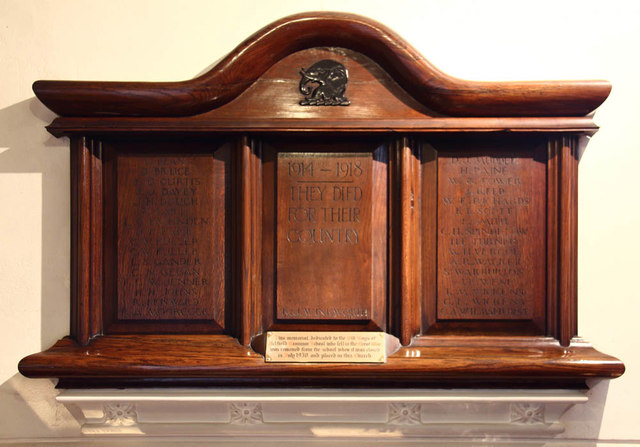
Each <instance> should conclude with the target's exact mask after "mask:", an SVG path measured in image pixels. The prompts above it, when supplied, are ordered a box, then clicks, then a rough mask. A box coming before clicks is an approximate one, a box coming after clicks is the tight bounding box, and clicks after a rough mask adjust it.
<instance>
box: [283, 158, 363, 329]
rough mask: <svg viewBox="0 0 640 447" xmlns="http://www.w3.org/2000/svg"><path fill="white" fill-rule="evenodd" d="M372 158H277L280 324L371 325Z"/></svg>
mask: <svg viewBox="0 0 640 447" xmlns="http://www.w3.org/2000/svg"><path fill="white" fill-rule="evenodd" d="M372 164H373V158H372V154H371V153H280V154H278V166H277V170H278V174H277V178H278V180H277V182H278V183H277V195H278V203H277V227H278V229H277V317H278V318H281V319H302V320H329V319H330V320H368V319H370V318H371V311H372V309H371V295H372V284H371V283H372V280H371V276H372V224H371V216H372Z"/></svg>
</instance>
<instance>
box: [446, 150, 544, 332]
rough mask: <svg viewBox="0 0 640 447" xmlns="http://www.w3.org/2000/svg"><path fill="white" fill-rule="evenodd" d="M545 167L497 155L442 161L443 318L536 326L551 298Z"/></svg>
mask: <svg viewBox="0 0 640 447" xmlns="http://www.w3.org/2000/svg"><path fill="white" fill-rule="evenodd" d="M544 188H545V165H544V164H543V163H540V162H537V161H535V160H534V159H533V154H532V155H531V157H523V156H522V155H520V156H519V157H517V156H515V154H512V153H505V152H496V153H490V154H483V155H480V156H479V155H469V154H459V153H456V154H450V155H446V156H440V157H439V159H438V300H437V314H438V318H440V319H469V320H471V319H474V320H475V319H481V320H487V319H493V320H509V319H516V320H519V319H531V318H534V317H536V316H538V315H537V314H538V313H539V312H540V308H541V307H540V306H542V305H543V303H544V294H545V290H544V287H545V279H544V278H545V276H544V275H545V261H546V260H545V255H544V253H545V244H546V241H545V212H544V191H545V189H544Z"/></svg>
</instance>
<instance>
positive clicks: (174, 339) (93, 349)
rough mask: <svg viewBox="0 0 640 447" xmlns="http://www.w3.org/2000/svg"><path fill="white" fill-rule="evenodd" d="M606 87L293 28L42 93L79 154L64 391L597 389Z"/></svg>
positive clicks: (385, 36)
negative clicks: (587, 313) (184, 76)
mask: <svg viewBox="0 0 640 447" xmlns="http://www.w3.org/2000/svg"><path fill="white" fill-rule="evenodd" d="M610 88H611V87H610V84H609V83H607V82H605V81H562V82H501V83H490V82H471V81H464V80H460V79H455V78H452V77H450V76H448V75H446V74H444V73H442V72H440V71H439V70H438V69H436V68H435V67H433V66H432V65H431V64H430V63H429V62H428V61H427V60H426V59H424V57H423V56H421V55H420V54H419V53H418V52H417V51H416V50H414V49H413V48H412V47H411V46H410V45H409V44H407V43H406V42H405V41H404V40H402V39H401V38H400V37H399V36H398V35H397V34H396V33H394V32H393V31H391V30H389V29H388V28H386V27H385V26H383V25H381V24H379V23H376V22H374V21H371V20H369V19H366V18H363V17H359V16H355V15H348V14H336V13H311V14H302V15H296V16H291V17H287V18H284V19H282V20H280V21H278V22H275V23H273V24H271V25H269V26H267V27H266V28H264V29H262V30H260V31H258V32H257V33H256V34H254V35H253V36H251V37H250V38H248V39H247V40H246V41H244V42H243V43H242V44H240V45H239V46H238V47H237V48H236V49H235V50H234V51H233V52H232V53H231V54H229V55H228V56H227V57H226V58H224V59H223V60H221V61H220V62H219V63H218V64H217V65H216V66H215V67H213V68H212V69H211V70H210V71H209V72H207V73H205V74H203V75H201V76H199V77H197V78H195V79H192V80H189V81H183V82H153V83H145V82H75V81H38V82H36V83H35V84H34V91H35V93H36V96H37V97H38V98H39V99H40V100H41V101H42V102H43V103H44V104H45V105H46V106H47V107H49V108H50V109H51V110H53V111H54V112H56V113H57V114H58V115H59V117H58V118H56V119H55V120H54V121H53V123H52V124H51V125H50V126H49V127H48V130H49V132H51V133H52V134H53V135H55V136H57V137H62V136H68V137H69V138H70V144H71V206H72V228H71V241H72V242H71V249H72V265H71V275H72V286H71V309H72V310H71V329H70V336H69V337H67V338H64V339H62V340H60V341H59V342H58V343H56V344H55V345H54V346H53V347H51V348H50V349H48V350H46V351H44V352H41V353H38V354H34V355H31V356H29V357H27V358H25V359H23V360H22V361H21V363H20V366H19V367H20V371H21V372H22V373H23V374H25V375H26V376H28V377H55V378H59V379H60V382H59V386H61V387H75V386H83V387H86V386H100V387H102V386H145V385H153V386H162V385H170V386H175V385H191V386H196V385H252V386H257V385H269V386H306V385H316V386H393V387H415V386H483V387H486V386H496V387H514V386H535V387H566V386H569V387H581V386H584V382H585V380H586V379H589V378H594V377H600V378H613V377H617V376H619V375H621V374H622V373H623V371H624V366H623V365H622V363H621V362H620V361H619V360H617V359H615V358H613V357H610V356H607V355H605V354H602V353H600V352H598V351H596V350H595V349H594V348H592V347H591V346H590V345H589V344H588V343H587V342H586V341H585V340H583V339H580V338H578V337H577V323H576V322H577V299H578V297H577V266H576V260H577V252H576V248H577V223H578V222H577V168H578V159H579V155H578V150H579V145H580V142H581V141H582V138H583V137H584V136H588V135H591V134H593V133H595V132H596V131H597V127H596V126H595V124H594V123H593V121H592V118H591V113H592V112H593V110H594V109H596V108H597V107H598V106H599V105H600V104H601V103H602V102H603V101H604V100H605V99H606V97H607V95H608V94H609V91H610Z"/></svg>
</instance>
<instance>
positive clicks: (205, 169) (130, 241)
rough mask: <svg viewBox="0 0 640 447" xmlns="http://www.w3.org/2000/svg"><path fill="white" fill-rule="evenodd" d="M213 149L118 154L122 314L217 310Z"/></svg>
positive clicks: (176, 315)
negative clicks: (206, 152)
mask: <svg viewBox="0 0 640 447" xmlns="http://www.w3.org/2000/svg"><path fill="white" fill-rule="evenodd" d="M212 160H213V159H212V157H211V156H189V157H179V156H162V157H135V156H122V157H119V159H118V165H117V167H118V182H117V185H118V192H117V194H118V227H117V230H118V237H117V239H118V244H117V250H118V253H117V254H118V318H119V319H142V320H166V319H192V320H194V319H197V320H201V319H211V318H214V315H213V313H214V310H213V309H214V305H213V296H214V284H215V283H216V282H217V281H219V278H214V277H213V276H214V275H215V274H214V273H212V272H213V271H214V270H213V268H212V265H213V264H214V258H213V257H214V255H213V253H214V250H213V230H212V227H213V226H214V223H213V203H212V201H213V199H212V197H213V184H212V182H211V181H207V179H210V178H211V177H212V171H213V161H212Z"/></svg>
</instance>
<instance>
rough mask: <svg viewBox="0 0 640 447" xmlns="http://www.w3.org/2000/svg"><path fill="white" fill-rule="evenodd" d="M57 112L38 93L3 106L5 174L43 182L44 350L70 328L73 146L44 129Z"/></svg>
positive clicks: (0, 133) (0, 170) (0, 165)
mask: <svg viewBox="0 0 640 447" xmlns="http://www.w3.org/2000/svg"><path fill="white" fill-rule="evenodd" d="M55 116H56V115H55V114H54V113H53V112H51V111H50V110H48V109H47V108H46V107H45V106H44V105H43V104H42V103H40V101H38V100H37V99H36V98H35V97H34V98H31V99H28V100H25V101H22V102H19V103H17V104H14V105H12V106H10V107H7V108H5V109H2V110H0V148H2V149H3V151H2V152H0V175H2V174H5V173H13V174H26V173H39V174H40V175H41V180H42V195H41V197H42V221H41V222H42V235H41V241H42V253H41V255H42V258H41V259H42V268H41V278H40V279H41V303H40V306H41V307H40V309H41V312H40V315H41V332H40V345H41V349H46V348H49V347H50V346H51V345H52V344H53V343H55V341H57V340H58V339H59V338H61V337H62V336H64V335H67V334H68V331H69V282H70V281H69V263H70V254H69V252H70V248H69V232H70V230H69V228H70V223H69V222H70V221H69V208H70V197H69V144H68V141H67V140H66V138H65V139H56V138H54V137H53V136H52V135H50V134H49V133H48V132H47V131H46V130H45V128H44V127H45V126H46V125H48V124H49V123H50V122H51V121H52V120H53V119H54V118H55ZM6 216H7V217H9V218H10V217H11V214H10V213H8V214H7V215H6ZM24 244H26V245H28V241H24ZM33 280H36V279H35V278H34V279H33ZM18 290H20V289H19V288H18ZM9 298H10V299H12V300H17V303H19V302H20V299H21V298H19V297H9ZM29 354H31V353H29ZM16 363H17V362H16Z"/></svg>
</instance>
